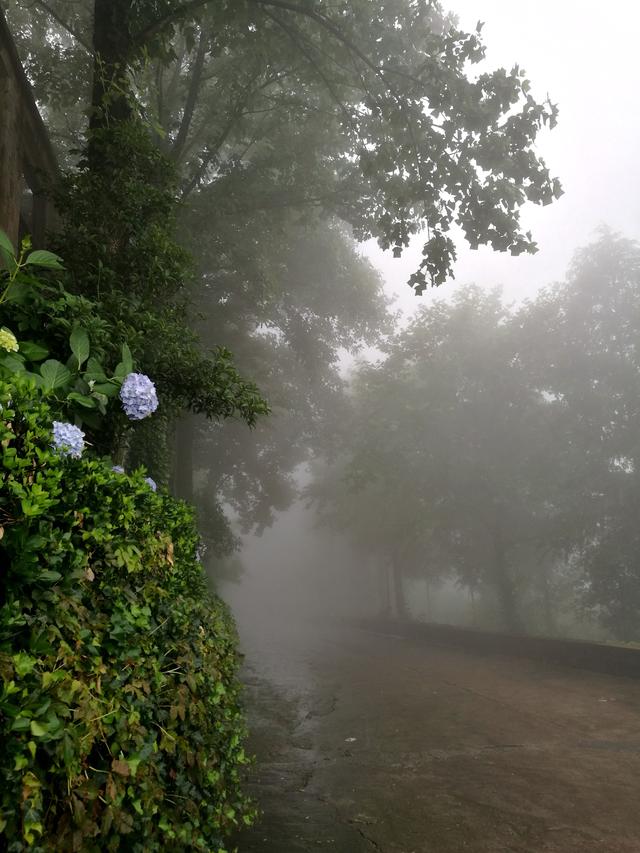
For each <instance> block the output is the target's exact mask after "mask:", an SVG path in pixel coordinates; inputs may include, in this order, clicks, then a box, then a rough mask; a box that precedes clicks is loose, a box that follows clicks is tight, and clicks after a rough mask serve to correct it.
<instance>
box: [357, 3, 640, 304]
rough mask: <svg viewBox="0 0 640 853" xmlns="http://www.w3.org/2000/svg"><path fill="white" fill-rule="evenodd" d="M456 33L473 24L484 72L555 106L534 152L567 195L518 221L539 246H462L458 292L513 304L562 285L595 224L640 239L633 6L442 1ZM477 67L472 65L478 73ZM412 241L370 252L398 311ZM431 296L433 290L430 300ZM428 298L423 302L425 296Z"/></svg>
mask: <svg viewBox="0 0 640 853" xmlns="http://www.w3.org/2000/svg"><path fill="white" fill-rule="evenodd" d="M443 5H444V6H445V7H446V8H448V9H449V10H450V11H452V12H455V13H456V14H458V15H459V19H460V26H461V27H462V28H463V29H473V28H474V27H475V24H476V22H477V21H478V20H482V21H484V22H485V26H484V29H483V31H482V34H483V38H484V42H485V44H486V47H487V62H486V65H487V67H490V68H495V67H499V66H505V67H507V68H510V67H511V66H512V65H514V64H515V63H517V64H518V65H520V67H522V68H524V69H525V71H526V72H527V75H528V77H529V79H530V80H531V82H532V84H533V90H532V91H533V94H534V95H535V96H536V97H537V98H539V99H540V98H544V97H545V95H546V94H547V93H548V94H549V95H550V97H551V99H552V101H554V102H555V103H557V104H558V106H559V108H560V118H559V122H558V126H557V127H556V128H555V130H553V131H552V132H545V133H544V135H541V136H540V137H539V144H538V152H539V153H540V154H542V156H543V157H544V159H545V160H546V162H547V164H548V165H549V167H550V168H551V171H552V174H554V175H557V176H558V177H559V178H560V180H561V181H562V184H563V187H564V190H565V195H564V196H562V198H561V199H560V200H559V201H557V202H555V203H554V204H553V205H550V206H548V207H536V206H534V205H530V206H529V207H528V208H527V210H526V212H525V214H524V217H523V222H524V224H525V226H526V227H527V228H531V230H532V231H533V236H534V239H535V240H536V241H537V243H538V245H539V252H538V254H537V255H534V256H530V255H527V256H520V257H519V258H513V257H511V256H510V255H508V254H501V253H494V252H492V251H491V250H489V249H480V250H479V251H477V252H472V251H470V250H469V249H467V248H466V247H465V246H464V243H463V242H461V243H460V245H459V258H458V263H457V265H456V271H455V272H456V280H455V282H451V283H448V284H446V285H444V286H443V287H441V288H439V289H438V290H437V291H436V292H435V293H436V294H437V295H438V296H444V295H445V291H447V290H448V291H450V290H451V289H452V288H453V287H455V286H456V284H458V285H459V284H465V283H468V282H476V283H477V284H479V285H482V286H486V287H492V286H494V285H496V284H502V285H503V286H504V288H505V294H506V295H507V297H508V298H509V299H514V300H518V299H521V298H524V297H526V296H529V295H531V294H532V293H534V292H535V290H536V289H537V288H538V287H541V286H543V285H545V284H548V283H550V282H552V281H556V280H558V279H561V278H562V277H563V276H564V273H565V270H566V268H567V265H568V263H569V262H570V260H571V257H572V255H573V253H574V251H575V250H576V249H577V248H578V247H580V246H582V245H585V244H586V243H588V242H589V241H590V240H591V238H592V236H593V235H594V233H595V232H596V230H597V229H598V227H599V226H601V225H608V226H610V227H611V228H613V229H614V230H616V231H620V232H622V233H623V234H625V235H626V236H628V237H633V238H640V94H639V91H638V82H639V76H638V47H637V45H638V33H639V32H640V3H638V2H637V0H609V2H608V3H602V2H601V0H600V1H599V2H595V0H528V2H525V0H444V2H443ZM476 67H478V66H476ZM422 243H423V240H422V239H421V238H420V236H418V237H417V238H416V239H415V242H414V244H413V245H412V246H411V248H410V249H409V250H407V251H406V252H405V254H404V256H403V257H402V258H401V259H400V260H394V259H393V258H392V257H391V256H390V255H389V254H387V253H382V252H380V251H379V250H378V249H377V247H376V246H375V245H371V244H368V245H367V247H366V254H367V255H368V256H369V257H370V258H371V260H372V261H373V262H374V263H375V265H376V266H377V267H378V268H379V269H380V270H381V272H382V273H383V275H384V277H385V281H386V286H387V290H388V291H389V292H390V293H392V294H394V295H395V294H397V295H398V297H399V300H400V301H399V305H400V306H401V307H402V308H403V310H406V311H411V310H414V309H415V308H416V307H417V306H418V305H419V304H420V303H421V299H420V298H417V297H415V296H414V295H413V294H412V293H411V290H410V288H409V287H408V285H407V284H406V280H407V278H408V276H409V274H410V273H411V272H412V271H413V270H414V269H415V268H417V265H418V262H419V257H420V250H421V248H422ZM432 293H433V292H432ZM425 298H427V299H428V298H430V297H429V296H425V297H422V300H424V299H425Z"/></svg>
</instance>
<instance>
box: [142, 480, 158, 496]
mask: <svg viewBox="0 0 640 853" xmlns="http://www.w3.org/2000/svg"><path fill="white" fill-rule="evenodd" d="M144 481H145V483H147V485H148V486H149V488H150V489H151V491H152V492H155V491H157V489H158V486H157V485H156V481H155V480H154V479H153V478H152V477H145V478H144Z"/></svg>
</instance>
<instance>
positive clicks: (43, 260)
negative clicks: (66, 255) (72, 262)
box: [25, 249, 64, 270]
mask: <svg viewBox="0 0 640 853" xmlns="http://www.w3.org/2000/svg"><path fill="white" fill-rule="evenodd" d="M25 264H31V265H33V266H37V267H47V269H51V270H62V269H64V267H63V266H62V258H59V257H58V255H54V254H53V252H47V251H45V250H44V249H37V250H36V251H35V252H31V254H30V255H27V260H26V261H25Z"/></svg>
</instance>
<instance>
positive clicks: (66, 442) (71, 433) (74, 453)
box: [51, 421, 84, 459]
mask: <svg viewBox="0 0 640 853" xmlns="http://www.w3.org/2000/svg"><path fill="white" fill-rule="evenodd" d="M51 446H52V447H53V448H54V450H57V451H58V453H60V455H61V456H71V457H72V458H73V459H79V458H80V457H81V456H82V451H83V450H84V433H83V432H82V430H81V429H80V428H79V427H77V426H74V425H73V424H67V423H64V422H63V421H54V422H53V441H52V442H51Z"/></svg>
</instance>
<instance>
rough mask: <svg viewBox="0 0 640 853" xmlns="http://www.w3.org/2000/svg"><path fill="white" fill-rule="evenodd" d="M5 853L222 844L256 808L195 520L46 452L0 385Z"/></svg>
mask: <svg viewBox="0 0 640 853" xmlns="http://www.w3.org/2000/svg"><path fill="white" fill-rule="evenodd" d="M0 405H1V406H2V410H1V412H0V445H1V447H2V465H1V468H0V534H1V537H2V538H1V539H0V686H1V694H0V847H2V846H3V842H4V849H7V850H8V851H23V850H27V849H29V850H32V851H45V850H46V851H65V853H68V851H72V850H80V851H83V853H84V851H87V853H91V851H109V850H119V851H140V853H142V851H144V853H151V852H152V851H157V850H172V851H182V850H206V851H223V850H225V849H226V848H225V841H224V839H225V837H227V836H228V835H229V833H230V832H232V831H233V830H234V829H235V828H236V827H237V826H238V825H239V824H241V823H242V822H247V823H248V822H251V820H252V816H253V811H252V808H251V806H250V804H248V803H247V801H246V799H245V798H244V797H243V795H242V793H241V789H240V781H239V775H240V773H241V772H242V767H243V765H244V764H245V763H246V759H245V756H244V752H243V748H242V741H243V738H244V723H243V718H242V715H241V711H240V709H239V706H238V689H239V688H238V683H237V681H236V667H237V655H236V651H235V648H236V636H235V633H234V628H233V623H232V621H231V619H230V617H229V614H228V613H227V611H226V609H225V607H224V605H223V604H222V603H221V602H220V601H219V600H218V599H217V598H215V597H212V596H211V594H210V593H209V592H208V591H207V589H206V585H205V581H204V577H203V572H202V569H201V566H200V564H199V562H198V560H197V557H196V549H197V544H198V535H197V531H196V529H195V526H194V521H193V516H192V511H191V509H190V508H189V507H188V506H187V505H186V504H184V503H182V502H180V501H177V500H174V499H172V498H171V497H169V496H168V495H167V494H166V493H160V492H157V493H156V492H154V491H152V489H151V488H150V486H149V484H148V483H147V482H146V481H145V478H144V471H142V470H139V471H138V472H136V473H134V474H132V475H131V476H127V475H124V474H118V473H115V472H114V471H113V470H112V469H111V466H110V463H109V462H107V461H105V460H98V459H91V458H88V457H87V455H86V454H85V456H84V458H80V459H73V458H69V457H64V456H61V455H60V454H59V453H57V452H56V451H54V450H53V449H52V447H51V439H52V435H51V421H52V419H53V416H52V414H51V411H50V409H49V407H48V405H47V404H46V402H45V401H44V400H43V397H42V391H41V390H40V389H38V388H37V387H36V385H35V383H34V382H32V381H31V382H30V381H29V380H28V379H22V378H20V377H19V376H18V377H16V378H15V379H14V381H12V382H11V383H8V382H4V383H0Z"/></svg>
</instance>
